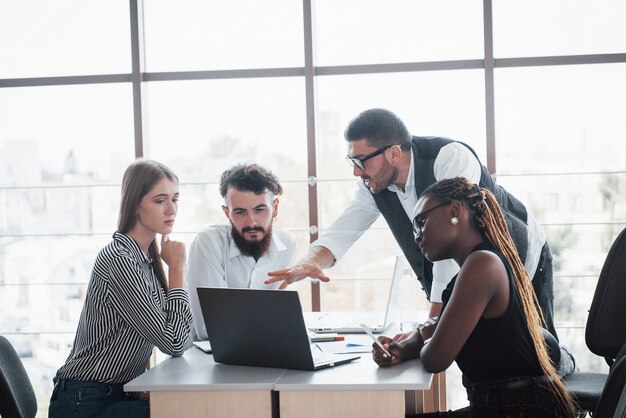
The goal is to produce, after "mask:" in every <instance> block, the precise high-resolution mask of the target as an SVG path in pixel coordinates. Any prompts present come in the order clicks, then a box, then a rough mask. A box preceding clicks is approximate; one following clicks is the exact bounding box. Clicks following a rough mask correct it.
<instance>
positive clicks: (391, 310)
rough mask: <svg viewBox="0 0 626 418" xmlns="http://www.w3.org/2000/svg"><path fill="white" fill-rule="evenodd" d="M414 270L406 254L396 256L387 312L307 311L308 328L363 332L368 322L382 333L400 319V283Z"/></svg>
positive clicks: (372, 327) (341, 332)
mask: <svg viewBox="0 0 626 418" xmlns="http://www.w3.org/2000/svg"><path fill="white" fill-rule="evenodd" d="M411 275H413V270H412V269H411V266H410V264H409V262H408V261H407V259H406V257H405V256H404V255H398V256H396V262H395V265H394V269H393V275H392V278H391V285H390V286H389V295H388V297H387V308H386V310H385V312H384V313H383V312H363V311H350V312H305V313H304V315H305V321H306V325H307V328H308V329H309V330H311V331H314V332H317V333H325V332H336V333H340V334H347V333H363V332H364V331H363V328H361V324H362V323H364V324H366V325H367V326H368V327H369V328H370V329H371V330H372V332H375V333H381V332H383V331H384V330H385V328H387V327H388V326H389V325H391V324H392V323H393V322H395V321H398V320H399V317H400V307H399V299H400V297H399V296H400V283H401V282H402V278H404V277H411Z"/></svg>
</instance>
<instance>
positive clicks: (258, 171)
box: [220, 163, 283, 197]
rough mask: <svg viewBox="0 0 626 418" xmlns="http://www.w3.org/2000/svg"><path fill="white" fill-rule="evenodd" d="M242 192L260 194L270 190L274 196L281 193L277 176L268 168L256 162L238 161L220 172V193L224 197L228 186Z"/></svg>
mask: <svg viewBox="0 0 626 418" xmlns="http://www.w3.org/2000/svg"><path fill="white" fill-rule="evenodd" d="M229 186H232V187H234V188H235V189H237V190H240V191H242V192H253V193H256V194H262V193H265V192H268V191H269V192H272V193H273V194H274V196H279V195H281V194H282V193H283V188H282V187H281V185H280V183H279V181H278V178H277V177H276V176H275V175H274V174H272V172H271V171H269V170H268V169H266V168H264V167H261V166H260V165H258V164H256V163H238V164H236V165H234V166H233V167H231V168H229V169H228V170H226V171H224V172H223V173H222V178H221V180H220V194H221V195H222V197H226V192H227V191H228V187H229Z"/></svg>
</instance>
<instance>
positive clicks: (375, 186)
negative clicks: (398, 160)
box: [361, 161, 398, 194]
mask: <svg viewBox="0 0 626 418" xmlns="http://www.w3.org/2000/svg"><path fill="white" fill-rule="evenodd" d="M361 179H362V180H363V182H364V183H365V186H366V187H367V188H368V189H369V191H370V192H372V194H379V193H381V192H383V191H384V190H386V189H387V187H389V186H390V185H391V184H393V183H394V182H395V181H396V180H397V179H398V169H397V168H395V167H393V166H391V164H388V163H387V162H386V161H385V163H384V164H383V166H382V167H381V169H380V170H379V171H378V173H376V179H374V178H372V177H370V176H367V177H366V178H363V177H361Z"/></svg>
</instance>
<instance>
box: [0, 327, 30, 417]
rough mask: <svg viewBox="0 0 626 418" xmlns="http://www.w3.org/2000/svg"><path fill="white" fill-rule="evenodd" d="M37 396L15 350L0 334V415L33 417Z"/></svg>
mask: <svg viewBox="0 0 626 418" xmlns="http://www.w3.org/2000/svg"><path fill="white" fill-rule="evenodd" d="M36 414H37V398H36V397H35V391H34V390H33V386H32V385H31V383H30V380H29V379H28V375H27V374H26V370H25V369H24V365H23V364H22V361H21V360H20V357H19V356H18V355H17V352H16V351H15V349H14V348H13V346H12V345H11V343H10V342H9V340H7V339H6V338H5V337H3V336H2V335H0V416H2V417H7V418H9V417H10V418H34V417H35V415H36Z"/></svg>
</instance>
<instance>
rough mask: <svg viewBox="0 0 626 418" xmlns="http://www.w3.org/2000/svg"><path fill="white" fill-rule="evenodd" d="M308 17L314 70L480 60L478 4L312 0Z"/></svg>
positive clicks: (461, 2) (404, 0)
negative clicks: (311, 26) (312, 32)
mask: <svg viewBox="0 0 626 418" xmlns="http://www.w3.org/2000/svg"><path fill="white" fill-rule="evenodd" d="M314 15H315V29H316V30H315V44H316V47H317V50H316V54H317V61H316V65H346V64H379V63H393V62H413V61H440V60H459V59H471V58H473V59H476V58H478V59H480V58H482V56H483V10H482V4H481V3H479V2H467V1H463V0H454V1H447V2H445V3H438V2H423V1H421V2H417V1H412V0H391V1H386V2H384V3H381V2H379V1H375V0H350V1H346V0H344V1H339V2H338V1H333V0H318V1H316V2H315V13H314ZM450 28H454V30H450ZM433 34H436V36H433Z"/></svg>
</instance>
